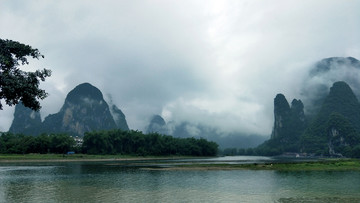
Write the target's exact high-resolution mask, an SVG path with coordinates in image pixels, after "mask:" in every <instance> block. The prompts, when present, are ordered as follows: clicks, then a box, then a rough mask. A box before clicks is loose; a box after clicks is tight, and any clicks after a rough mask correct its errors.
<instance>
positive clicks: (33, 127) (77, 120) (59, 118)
mask: <svg viewBox="0 0 360 203" xmlns="http://www.w3.org/2000/svg"><path fill="white" fill-rule="evenodd" d="M116 128H120V129H122V130H129V127H128V125H127V122H126V119H125V115H124V114H123V113H122V111H121V110H120V109H119V108H117V107H116V106H115V105H113V106H112V107H111V109H110V108H109V106H108V104H107V103H106V101H105V100H104V98H103V94H102V93H101V91H100V90H99V89H98V88H96V87H94V86H92V85H91V84H89V83H83V84H80V85H78V86H76V87H75V88H74V89H73V90H71V91H70V92H69V93H68V94H67V96H66V99H65V102H64V104H63V106H62V108H61V109H60V111H59V112H58V113H55V114H50V115H48V116H47V117H46V118H45V119H44V121H43V122H41V118H40V114H39V113H37V112H33V111H31V110H30V109H28V108H26V107H24V106H23V105H20V104H19V105H17V106H16V108H15V113H14V120H13V123H12V125H11V127H10V130H9V131H10V132H14V133H23V134H30V135H39V134H40V133H67V134H70V135H73V136H83V135H84V133H85V132H89V131H94V130H109V129H116Z"/></svg>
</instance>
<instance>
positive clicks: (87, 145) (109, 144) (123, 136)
mask: <svg viewBox="0 0 360 203" xmlns="http://www.w3.org/2000/svg"><path fill="white" fill-rule="evenodd" d="M83 150H84V152H86V153H88V154H134V155H141V156H146V155H189V156H215V155H216V154H217V151H218V144H217V143H215V142H212V141H207V140H206V139H204V138H200V139H195V138H175V137H172V136H169V135H161V134H159V133H149V134H143V133H142V132H141V131H136V130H130V131H123V130H110V131H100V132H89V133H85V136H84V143H83Z"/></svg>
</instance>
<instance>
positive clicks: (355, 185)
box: [0, 157, 360, 202]
mask: <svg viewBox="0 0 360 203" xmlns="http://www.w3.org/2000/svg"><path fill="white" fill-rule="evenodd" d="M219 159H220V160H219ZM268 159H270V158H267V157H253V159H251V158H249V157H237V158H236V157H225V158H217V159H210V160H209V159H206V160H200V159H197V160H194V161H196V162H201V161H204V162H209V161H211V162H212V161H221V162H226V161H230V162H234V161H245V162H249V161H259V162H261V161H268ZM147 162H149V163H147ZM172 162H173V161H172V160H168V161H161V162H160V163H158V164H160V165H163V164H171V163H172ZM155 164H156V163H155ZM144 165H146V167H147V165H152V166H153V165H154V162H153V161H145V162H144V161H142V162H136V161H134V162H127V163H126V164H122V163H119V162H112V163H109V162H96V163H93V162H72V163H24V164H1V165H0V202H360V194H359V191H360V173H359V172H351V171H347V172H326V171H317V172H314V171H313V172H279V171H261V170H260V171H257V170H256V171H252V170H231V171H222V170H210V171H206V170H190V171H189V170H186V171H176V170H175V171H166V170H145V169H144V168H145V167H143V166H144Z"/></svg>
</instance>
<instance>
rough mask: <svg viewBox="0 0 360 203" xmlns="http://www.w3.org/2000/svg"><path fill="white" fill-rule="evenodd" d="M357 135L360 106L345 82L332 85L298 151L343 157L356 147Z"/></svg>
mask: <svg viewBox="0 0 360 203" xmlns="http://www.w3.org/2000/svg"><path fill="white" fill-rule="evenodd" d="M359 132H360V104H359V102H358V100H357V98H356V96H355V94H354V93H353V91H352V89H351V88H350V87H349V85H348V84H347V83H345V82H342V81H341V82H336V83H334V85H333V86H332V87H331V88H330V93H329V95H328V96H327V97H326V99H325V101H324V103H323V105H322V107H321V109H320V112H319V113H318V114H317V116H316V118H315V119H314V121H313V122H312V123H311V124H310V126H309V127H308V128H307V129H306V131H305V132H304V134H303V136H302V138H301V148H302V150H303V151H304V152H310V153H322V154H330V155H336V154H346V150H348V151H349V150H351V148H352V147H354V146H356V145H358V144H360V134H359Z"/></svg>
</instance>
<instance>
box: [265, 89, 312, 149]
mask: <svg viewBox="0 0 360 203" xmlns="http://www.w3.org/2000/svg"><path fill="white" fill-rule="evenodd" d="M305 125H306V118H305V114H304V105H303V103H302V102H301V100H296V99H294V100H293V101H292V102H291V107H290V105H289V103H288V101H287V100H286V98H285V96H284V95H282V94H278V95H276V97H275V99H274V126H273V132H272V134H271V139H277V140H279V141H280V142H285V143H286V142H294V141H296V142H297V141H298V139H299V137H300V135H301V133H302V131H303V130H304V128H305Z"/></svg>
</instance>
